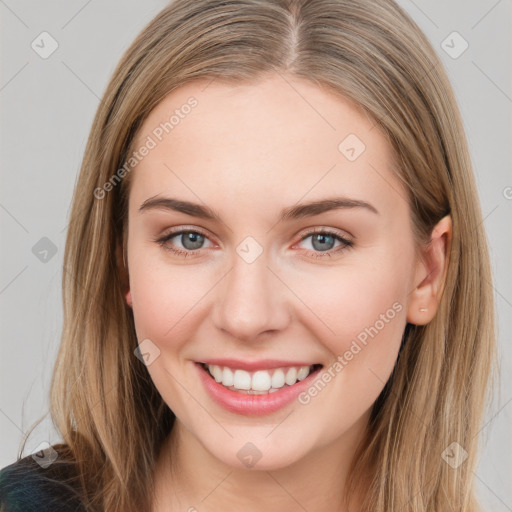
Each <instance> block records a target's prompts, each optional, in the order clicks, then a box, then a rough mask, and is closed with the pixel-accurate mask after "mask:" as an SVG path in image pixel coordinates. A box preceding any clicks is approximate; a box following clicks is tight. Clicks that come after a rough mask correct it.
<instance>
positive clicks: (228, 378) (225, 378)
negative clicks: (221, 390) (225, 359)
mask: <svg viewBox="0 0 512 512" xmlns="http://www.w3.org/2000/svg"><path fill="white" fill-rule="evenodd" d="M222 384H223V385H224V386H226V387H229V386H232V385H233V372H232V371H231V370H230V369H229V368H228V367H227V366H225V367H224V370H223V372H222Z"/></svg>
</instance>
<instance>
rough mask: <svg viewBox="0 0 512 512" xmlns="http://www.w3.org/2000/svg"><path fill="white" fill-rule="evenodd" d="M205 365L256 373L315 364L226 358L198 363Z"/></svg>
mask: <svg viewBox="0 0 512 512" xmlns="http://www.w3.org/2000/svg"><path fill="white" fill-rule="evenodd" d="M198 362H200V363H204V364H214V365H218V366H227V367H229V368H235V369H240V370H246V371H255V370H271V369H273V368H286V367H289V366H296V367H301V366H312V365H313V364H319V363H312V362H310V361H283V360H281V359H260V360H259V361H242V360H241V359H226V358H218V359H203V360H202V361H198Z"/></svg>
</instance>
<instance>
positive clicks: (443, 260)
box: [407, 215, 452, 325]
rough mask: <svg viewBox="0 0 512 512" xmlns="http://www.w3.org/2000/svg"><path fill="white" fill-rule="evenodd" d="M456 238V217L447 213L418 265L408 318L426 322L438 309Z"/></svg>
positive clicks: (411, 321) (416, 321)
mask: <svg viewBox="0 0 512 512" xmlns="http://www.w3.org/2000/svg"><path fill="white" fill-rule="evenodd" d="M451 240H452V219H451V217H450V216H449V215H447V216H446V217H443V218H442V219H441V220H440V221H439V222H438V223H437V224H436V225H435V227H434V229H433V230H432V236H431V240H430V242H429V244H428V245H427V247H426V248H425V249H423V254H422V257H421V258H420V260H419V261H418V263H417V266H416V273H415V281H414V282H415V283H419V284H418V285H417V286H416V288H415V289H414V290H413V291H412V293H411V294H410V301H409V304H408V307H407V321H408V322H409V323H411V324H416V325H425V324H427V323H429V322H430V321H431V320H432V319H433V318H434V316H435V314H436V313H437V309H438V307H439V302H440V300H441V295H442V293H443V288H444V281H445V278H446V271H447V269H448V254H449V251H450V245H451Z"/></svg>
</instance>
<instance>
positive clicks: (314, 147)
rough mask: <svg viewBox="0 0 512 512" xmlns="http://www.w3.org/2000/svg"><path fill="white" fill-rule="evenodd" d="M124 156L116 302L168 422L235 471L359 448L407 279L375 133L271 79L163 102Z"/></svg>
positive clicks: (399, 216) (382, 148) (348, 107)
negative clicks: (128, 314) (126, 192)
mask: <svg viewBox="0 0 512 512" xmlns="http://www.w3.org/2000/svg"><path fill="white" fill-rule="evenodd" d="M166 123H167V124H166ZM133 148H134V150H136V151H137V156H133V155H132V156H133V157H134V158H137V162H138V163H137V165H136V166H135V168H134V170H133V171H131V172H132V174H131V176H130V179H132V180H133V181H132V183H131V191H130V198H129V231H128V268H129V283H130V291H129V292H128V294H127V296H126V298H127V302H128V303H129V304H130V305H131V307H132V308H133V314H134V318H135V325H136V332H137V338H138V340H139V343H141V347H140V349H141V352H142V353H144V354H145V360H146V364H147V367H148V371H149V373H150V375H151V378H152V379H153V381H154V383H155V386H156V387H157V389H158V391H159V392H160V394H161V395H162V397H163V399H164V400H165V402H166V403H167V404H168V406H169V407H170V408H171V409H172V410H173V412H174V413H175V414H176V416H177V418H178V421H179V424H181V425H182V426H184V427H185V428H186V430H187V431H188V432H189V433H191V434H192V435H193V436H194V438H195V439H197V440H198V441H199V443H200V445H202V447H203V448H204V449H205V450H206V451H205V453H209V454H210V455H213V456H214V457H215V458H216V459H218V460H220V461H223V462H224V463H226V464H229V465H231V466H237V467H244V466H245V467H250V462H249V460H253V461H256V460H257V464H258V467H259V468H263V469H264V468H267V469H270V468H278V467H285V466H287V465H289V464H292V463H293V462H295V461H298V460H300V459H301V458H303V457H305V456H307V455H308V454H311V453H314V452H315V451H316V450H321V449H329V447H332V446H335V445H336V444H337V443H343V442H348V441H352V442H353V441H354V440H356V439H357V438H358V436H360V435H361V433H362V432H363V429H364V427H365V425H366V423H367V420H368V417H369V410H370V408H371V406H372V404H373V403H374V401H375V400H376V398H377V397H378V395H379V393H380V392H381V390H382V389H383V387H384V384H385V382H386V381H387V380H388V378H389V376H390V373H391V371H392V369H393V366H394V364H395V361H396V358H397V354H398V350H399V347H400V342H401V337H402V333H403V331H404V328H405V325H406V322H407V320H408V307H409V299H410V297H409V294H410V293H411V291H412V290H414V288H415V286H416V285H417V279H418V276H419V275H420V273H421V272H420V271H419V268H420V267H418V262H417V260H416V257H415V250H414V242H413V236H412V227H411V220H410V211H409V206H408V203H407V202H406V193H405V191H404V189H403V188H402V186H401V184H400V182H399V181H398V179H397V178H396V177H395V176H394V173H393V161H392V154H391V148H390V146H389V144H388V142H387V140H386V139H385V137H384V136H383V135H382V133H381V132H380V131H379V130H378V128H377V127H376V126H375V124H374V123H373V122H372V121H371V120H370V119H368V118H367V117H366V116H365V115H364V114H363V113H362V112H361V111H359V110H357V109H356V108H355V107H354V106H353V105H352V104H351V103H349V102H347V101H345V100H344V99H343V98H341V97H339V96H337V95H334V94H333V93H330V92H327V91H325V90H322V89H320V88H318V87H316V86H314V85H311V84H309V83H307V82H304V81H300V80H297V79H293V78H290V77H288V78H287V79H286V80H284V79H283V78H282V77H280V76H275V77H269V78H267V79H265V80H264V81H261V82H260V83H256V84H252V85H237V86H231V85H227V84H222V83H219V82H218V81H213V82H211V83H209V84H208V83H207V82H196V83H189V84H187V85H186V86H183V87H181V88H179V89H177V90H175V91H173V92H172V93H171V94H169V95H168V96H167V97H166V98H165V99H164V100H163V101H162V102H161V103H160V104H159V105H158V106H157V107H156V108H155V109H154V110H153V111H152V112H151V114H150V115H149V117H148V118H147V119H146V121H145V122H144V124H143V126H142V127H141V129H140V131H139V132H138V135H137V139H136V141H135V144H134V146H133ZM143 148H146V149H143ZM132 162H133V161H132ZM155 201H158V202H155ZM329 201H331V202H329ZM189 203H190V204H189ZM315 203H316V206H313V205H314V204H315ZM306 205H309V206H306ZM206 213H209V214H211V215H206ZM158 240H160V242H159V241H158ZM175 251H176V252H175ZM205 362H210V363H218V364H217V366H219V369H215V368H214V367H213V366H212V372H213V373H214V375H216V377H217V379H215V378H214V377H211V376H210V375H209V373H207V371H206V370H205V368H204V366H203V365H202V364H201V363H205ZM312 365H322V368H321V369H320V370H316V368H317V366H314V367H312V368H311V369H312V370H315V371H314V372H312V373H310V374H309V375H308V376H307V377H305V375H306V374H307V371H308V370H307V367H310V366H312ZM303 366H304V367H306V369H303V370H300V367H303ZM293 367H295V368H296V370H300V371H299V373H298V374H296V373H295V374H294V370H293V369H292V368H293ZM297 377H298V378H299V380H297ZM221 379H223V380H221ZM217 381H220V382H217ZM283 381H284V382H283ZM287 382H289V383H290V385H288V384H287ZM294 382H297V383H296V384H293V383H294ZM283 383H284V384H285V386H284V387H283ZM233 385H235V386H236V387H237V388H243V389H245V390H247V388H248V387H249V386H250V387H251V389H253V388H257V389H259V392H260V393H261V394H251V393H248V392H247V391H235V390H233V389H232V386H233ZM269 386H270V387H272V388H273V389H277V391H272V392H269V390H268V387H269ZM229 388H231V389H229ZM340 446H341V445H340ZM251 457H252V458H251Z"/></svg>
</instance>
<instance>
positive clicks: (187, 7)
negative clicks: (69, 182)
mask: <svg viewBox="0 0 512 512" xmlns="http://www.w3.org/2000/svg"><path fill="white" fill-rule="evenodd" d="M275 72H277V73H287V74H289V75H293V76H296V77H299V78H302V79H304V80H307V81H309V82H312V83H314V84H317V85H318V86H321V87H326V88H329V89H330V90H332V91H335V92H338V93H340V94H341V95H343V96H344V97H346V98H350V99H352V100H353V101H354V102H355V103H356V104H358V105H359V106H360V107H361V108H362V109H363V110H364V111H365V112H366V113H367V114H368V115H369V116H370V117H371V118H372V119H373V120H374V122H375V125H376V126H377V127H378V128H379V129H380V130H382V132H383V133H384V134H385V136H386V137H387V138H388V139H389V143H390V144H391V146H392V148H393V150H394V153H395V155H396V160H397V163H398V166H397V168H396V172H397V175H398V176H399V178H400V179H401V180H402V182H403V183H404V185H405V186H406V188H407V190H408V195H409V201H410V207H411V212H412V213H411V215H412V221H413V226H414V234H415V237H416V240H417V241H418V244H422V243H427V242H428V240H429V236H430V234H431V231H432V228H433V226H434V225H435V224H436V223H437V222H438V221H439V220H440V219H441V218H442V217H443V216H445V215H447V214H450V215H451V218H452V223H453V238H452V243H451V248H450V254H449V266H448V271H447V275H446V281H445V286H444V292H443V296H442V300H441V304H440V308H439V311H438V313H437V315H436V317H435V318H434V319H433V320H432V321H431V322H430V323H429V324H428V325H426V326H415V325H411V324H408V325H407V327H406V329H405V332H404V336H403V340H402V347H401V351H400V354H399V357H398V361H397V363H396V366H395V369H394V371H393V373H392V376H391V378H390V379H389V381H388V382H387V384H386V386H385V388H384V390H383V391H382V393H381V395H380V396H379V398H378V399H377V401H376V402H375V404H374V406H373V409H372V415H371V421H370V424H369V426H368V434H367V439H366V441H365V443H364V444H363V445H361V446H360V449H359V453H358V455H357V457H356V458H355V459H354V463H353V467H352V471H351V479H350V480H349V485H348V487H350V489H352V490H356V488H357V486H358V485H360V482H362V479H360V478H359V476H361V475H362V474H363V473H362V472H363V471H365V470H366V468H368V467H372V468H373V471H372V473H371V474H372V478H371V482H370V483H369V487H368V488H365V489H363V491H364V493H363V495H364V496H365V498H366V501H365V504H364V507H363V508H364V510H367V511H372V512H389V511H391V510H396V511H398V510H404V511H405V510H407V511H408V512H426V511H429V512H430V511H433V510H435V511H436V512H441V511H444V510H451V511H471V512H473V511H475V510H478V504H477V502H476V499H475V497H474V490H473V480H472V475H473V469H474V467H475V465H476V461H477V459H478V453H477V451H478V432H479V428H480V425H481V421H482V416H483V411H484V404H485V403H486V400H487V398H488V396H487V393H488V391H489V389H490V387H489V378H490V375H491V370H492V365H493V359H494V358H495V339H494V305H493V295H492V288H491V286H490V283H491V273H490V265H489V257H488V249H487V242H486V236H485V232H484V229H483V226H482V215H481V211H480V207H479V201H478V196H477V191H476V188H475V182H474V177H473V171H472V166H471V161H470V156H469V152H468V146H467V141H466V137H465V134H464V129H463V125H462V122H461V117H460V114H459V110H458V107H457V103H456V101H455V98H454V94H453V92H452V88H451V86H450V83H449V81H448V79H447V76H446V73H445V71H444V69H443V66H442V63H441V62H440V60H439V58H438V56H437V55H436V53H435V51H434V49H433V48H432V46H431V44H430V42H429V41H428V39H427V38H426V37H425V35H424V34H423V33H422V31H421V30H420V29H419V28H418V26H417V25H416V24H415V23H414V22H413V21H412V20H411V18H410V17H409V16H408V15H407V14H406V13H405V12H404V11H403V10H402V9H401V8H400V7H399V6H398V5H397V4H396V3H395V2H394V1H393V0H309V1H308V0H303V1H293V0H224V1H219V0H176V1H174V2H172V3H171V4H169V6H167V7H166V8H165V9H164V10H162V11H161V12H160V13H159V14H158V15H157V16H156V17H155V18H154V19H153V20H152V21H151V22H150V23H149V24H148V25H147V26H146V27H145V28H144V30H143V31H142V32H141V33H140V34H139V36H138V37H137V38H136V40H135V41H134V42H133V43H132V45H131V46H130V47H129V48H128V50H127V51H126V53H125V54H124V55H123V57H122V59H121V61H120V63H119V64H118V66H117V68H116V70H115V72H114V74H113V77H112V78H111V81H110V83H109V84H108V87H107V89H106V91H105V93H104V95H103V98H102V100H101V103H100V105H99V107H98V111H97V113H96V116H95V119H94V123H93V126H92V129H91V132H90V136H89V139H88V143H87V147H86V150H85V155H84V159H83V163H82V168H81V171H80V175H79V179H78V182H77V184H76V188H75V192H74V195H73V203H72V211H71V220H70V224H69V229H68V234H67V240H66V248H65V255H64V273H63V306H64V325H63V333H62V342H61V346H60V351H59V354H58V358H57V361H56V366H55V370H54V374H53V380H52V387H51V409H50V411H51V415H52V419H53V421H54V423H55V425H56V427H57V428H58V430H59V431H60V433H61V434H62V438H63V442H64V444H63V445H58V446H59V449H60V452H59V454H60V459H61V460H63V461H64V460H69V461H72V462H73V463H74V465H75V467H76V474H77V475H78V476H77V478H78V480H77V481H78V482H79V483H80V484H81V486H82V489H83V492H84V499H85V500H86V501H87V503H88V505H89V508H90V510H98V511H99V510H108V511H109V512H127V511H135V510H137V511H140V510H148V509H149V507H150V501H149V499H150V498H149V496H150V495H151V489H152V478H153V471H154V467H155V461H156V458H157V455H158V452H159V448H160V446H161V444H162V442H163V440H164V439H165V437H166V436H167V434H168V433H169V431H170V429H171V428H172V425H173V422H174V419H175V416H174V414H173V413H172V411H171V410H170V409H169V408H168V407H167V405H166V404H165V403H164V401H163V399H162V398H161V396H160V395H159V393H158V392H157V390H156V388H155V386H154V384H153V383H152V381H151V379H150V377H149V374H148V372H147V369H146V367H145V366H144V365H143V364H141V362H140V361H139V360H138V359H137V358H136V357H135V356H134V349H135V348H136V347H137V339H136V336H135V327H134V320H133V314H132V311H131V310H130V309H129V308H128V306H127V305H126V303H125V300H124V295H123V291H124V287H125V286H126V269H125V268H124V265H123V258H122V254H123V252H124V251H125V249H126V248H125V243H126V226H127V220H128V217H127V199H128V194H129V184H130V181H131V180H130V179H129V176H128V177H126V178H124V179H123V180H122V181H121V183H120V184H119V185H118V186H115V187H113V188H112V190H111V191H109V192H108V193H107V194H105V195H104V197H102V198H98V197H96V196H97V194H95V190H97V189H98V187H102V186H103V185H104V184H105V183H106V182H108V181H109V180H110V179H111V177H112V175H113V174H114V173H115V171H116V170H117V169H119V168H120V167H121V166H122V165H123V163H124V162H125V160H126V157H127V155H128V154H129V151H130V147H131V144H132V143H133V140H134V135H135V134H136V132H137V130H138V128H139V127H140V126H141V124H142V122H143V121H144V119H145V118H146V117H147V116H148V114H149V113H150V112H151V110H152V109H153V108H154V107H155V106H156V105H157V104H158V103H159V102H160V101H161V100H162V99H163V98H164V96H165V95H167V94H168V93H169V92H170V91H172V90H174V89H176V88H177V87H179V86H181V85H183V84H185V83H187V82H190V81H192V80H195V79H204V78H211V79H214V78H215V79H218V80H220V81H225V82H226V83H231V82H232V83H241V82H246V83H248V82H251V81H256V80H258V79H260V78H261V77H264V76H265V75H267V74H269V73H275ZM453 442H457V443H458V444H459V445H460V447H461V448H462V449H463V450H465V451H466V452H467V454H468V458H467V460H466V461H465V462H464V463H463V464H461V465H460V466H459V467H458V468H456V469H454V468H452V467H451V465H449V464H448V463H446V462H445V461H444V460H443V458H442V453H443V452H444V450H445V449H446V448H447V447H448V446H449V445H450V444H451V443H453Z"/></svg>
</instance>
